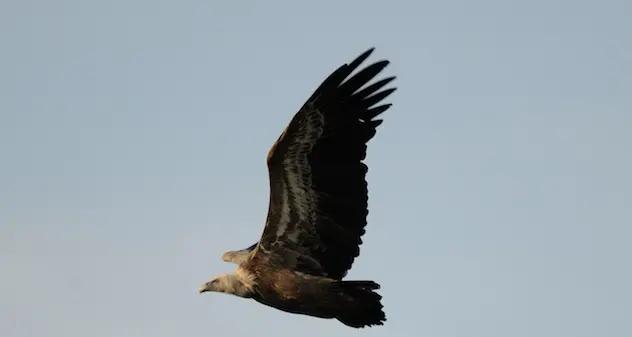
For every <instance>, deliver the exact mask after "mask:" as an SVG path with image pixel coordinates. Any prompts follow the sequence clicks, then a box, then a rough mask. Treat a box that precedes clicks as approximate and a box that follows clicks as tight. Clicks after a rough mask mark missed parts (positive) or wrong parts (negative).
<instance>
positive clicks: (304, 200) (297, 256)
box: [252, 48, 395, 279]
mask: <svg viewBox="0 0 632 337" xmlns="http://www.w3.org/2000/svg"><path fill="white" fill-rule="evenodd" d="M372 51H373V48H371V49H369V50H367V51H366V52H364V53H363V54H361V55H360V56H358V57H357V58H356V59H355V60H354V61H353V62H351V63H349V64H345V65H342V66H341V67H340V68H338V69H337V70H336V71H334V72H333V73H332V74H331V75H329V77H328V78H327V79H326V80H325V81H323V83H322V84H321V85H320V86H319V87H318V89H316V91H315V92H314V93H313V94H312V96H311V97H310V98H309V99H308V100H307V101H306V102H305V104H304V105H303V107H302V108H301V109H300V110H299V111H298V113H297V114H296V115H295V116H294V118H293V119H292V121H291V122H290V123H289V125H288V126H287V128H286V129H285V130H284V131H283V133H282V134H281V136H280V137H279V139H278V140H277V141H276V142H275V143H274V145H273V146H272V148H271V149H270V152H269V153H268V158H267V163H268V170H269V179H270V204H269V209H268V217H267V221H266V226H265V229H264V231H263V234H262V236H261V240H260V243H259V246H258V247H257V249H255V250H254V252H253V253H252V254H253V256H256V255H257V254H261V253H263V254H266V255H267V257H268V258H270V259H273V260H274V261H275V263H279V264H281V265H282V266H283V267H286V268H293V269H295V270H297V271H301V272H304V273H309V274H312V275H319V276H327V277H330V278H334V279H342V278H343V277H344V276H345V275H346V273H347V271H348V270H349V269H350V268H351V265H352V264H353V261H354V259H355V258H356V257H357V256H358V255H359V253H360V250H359V246H360V245H361V244H362V239H361V237H362V235H363V234H364V233H365V227H366V224H367V222H366V217H367V214H368V210H367V201H368V197H367V183H366V180H365V176H366V173H367V166H366V165H365V164H364V163H363V162H362V161H363V160H364V158H365V156H366V149H367V146H366V144H367V142H368V141H369V140H370V139H371V138H373V136H374V135H375V133H376V128H377V127H378V126H379V125H380V124H381V123H382V120H376V119H375V117H377V116H378V115H380V114H381V113H383V112H384V111H386V110H387V109H388V108H389V107H390V106H391V105H390V104H382V105H377V106H376V104H378V103H380V102H381V101H382V100H383V99H384V98H386V97H387V96H389V95H390V94H391V93H392V92H393V91H395V88H391V89H386V90H380V89H382V88H383V87H384V86H385V85H387V84H388V83H389V82H391V81H392V80H393V79H395V77H394V76H393V77H388V78H385V79H383V80H380V81H377V82H375V83H374V84H371V85H369V86H367V87H365V88H364V89H361V88H362V87H363V86H364V85H366V84H367V83H368V82H369V81H371V79H373V78H374V77H375V76H376V75H378V73H380V72H381V71H382V70H383V69H384V68H385V67H386V66H387V65H388V63H389V62H388V61H386V60H383V61H379V62H376V63H373V64H371V65H369V66H367V67H366V68H364V69H363V70H361V71H359V72H358V73H356V74H355V75H354V76H352V77H350V78H348V77H349V76H350V75H351V73H352V72H353V71H354V70H355V69H356V68H358V66H359V65H360V64H361V63H362V62H363V61H364V60H365V59H366V58H367V57H368V56H369V55H370V54H371V53H372ZM345 79H346V81H345ZM262 251H263V252H262Z"/></svg>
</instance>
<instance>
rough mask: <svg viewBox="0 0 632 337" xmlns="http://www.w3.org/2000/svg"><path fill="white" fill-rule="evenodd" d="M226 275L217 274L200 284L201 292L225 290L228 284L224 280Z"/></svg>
mask: <svg viewBox="0 0 632 337" xmlns="http://www.w3.org/2000/svg"><path fill="white" fill-rule="evenodd" d="M225 277H226V276H225V275H221V276H217V277H215V278H213V279H211V280H210V281H208V282H206V283H204V284H202V285H201V286H200V294H201V293H206V292H225V291H226V286H225V283H226V282H224V278H225Z"/></svg>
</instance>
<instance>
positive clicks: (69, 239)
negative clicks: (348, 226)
mask: <svg viewBox="0 0 632 337" xmlns="http://www.w3.org/2000/svg"><path fill="white" fill-rule="evenodd" d="M631 16H632V3H631V2H629V1H624V0H620V1H600V2H597V1H581V0H580V1H570V0H566V1H551V0H547V1H544V0H532V1H500V0H497V1H492V0H481V1H465V0H461V1H441V2H437V1H434V2H432V3H429V2H418V1H394V2H387V1H347V2H338V1H332V0H323V1H316V2H309V3H308V2H297V1H272V0H271V1H259V2H254V1H234V2H229V1H224V2H219V1H193V0H184V1H148V0H142V1H130V0H126V1H121V0H112V1H98V2H95V1H78V0H72V1H43V0H31V1H5V2H2V4H1V5H0V42H1V46H2V52H1V54H0V61H1V62H0V155H1V157H0V158H1V165H0V225H1V227H0V274H1V277H0V335H2V336H3V337H4V336H6V337H31V336H32V337H40V336H46V337H112V336H116V337H143V336H152V337H166V336H181V335H182V336H188V337H194V336H218V337H222V336H253V335H255V334H256V335H257V336H274V337H289V336H292V337H295V336H301V337H317V336H375V337H378V336H379V337H383V336H395V337H400V336H402V337H404V336H413V337H414V336H423V337H463V336H468V337H494V336H499V337H534V336H537V337H571V336H573V337H575V336H577V337H580V336H582V337H583V336H591V337H593V336H594V337H602V336H608V337H618V336H631V335H632V329H631V328H630V323H629V321H626V320H629V317H630V316H629V315H630V312H632V304H631V303H632V292H631V290H630V284H632V271H631V268H630V259H631V258H632V248H630V246H629V241H630V237H631V235H632V230H631V229H630V225H631V224H632V212H631V211H630V209H631V208H630V202H631V200H632V192H631V191H632V178H631V176H630V175H631V172H632V152H631V151H632V133H631V132H630V130H631V128H632V95H631V93H632V66H631V64H632V62H631V60H632V42H630V41H631V40H630V36H632V23H631V22H632V21H631V20H630V17H631ZM371 46H375V47H376V51H375V52H374V54H373V56H372V57H371V59H370V60H371V61H375V60H378V59H381V58H388V59H390V60H391V61H392V64H391V65H390V66H389V67H388V68H387V70H386V72H385V74H384V76H387V75H391V74H392V75H397V76H398V79H397V81H396V85H397V86H398V87H399V90H398V91H397V92H396V93H395V94H394V95H392V96H391V98H390V101H391V102H392V103H394V106H393V108H392V110H389V111H388V113H386V114H384V118H385V122H384V124H383V125H382V127H381V129H380V131H379V133H378V135H377V136H376V137H375V138H374V140H373V141H372V142H371V143H370V148H369V155H368V164H369V165H370V173H369V177H368V179H369V187H370V201H369V202H370V215H369V227H368V232H367V235H366V237H365V244H364V245H363V246H362V255H361V257H360V258H359V259H358V260H357V262H356V263H355V265H354V268H353V269H352V271H351V272H350V274H349V278H350V279H373V280H376V281H377V282H379V283H380V284H381V285H382V290H381V293H382V294H383V296H384V300H383V302H384V305H385V307H386V308H385V309H386V312H387V316H388V322H387V325H385V326H384V327H381V328H372V329H369V330H366V329H365V330H353V329H350V328H347V327H345V326H343V325H342V324H340V323H338V322H337V321H333V320H329V321H327V320H320V319H315V318H309V317H305V316H297V315H289V314H286V313H283V312H280V311H277V310H274V309H271V308H269V307H265V306H263V305H260V304H258V303H256V302H254V301H248V300H243V299H239V298H236V297H231V296H227V295H222V294H214V295H209V296H200V295H199V294H198V292H197V290H198V286H199V285H200V284H201V283H202V282H204V281H206V280H208V279H209V278H211V277H213V276H214V275H217V274H220V273H224V272H229V271H231V270H233V269H234V266H233V265H231V264H226V263H224V262H223V261H221V259H220V257H221V255H222V253H223V252H225V251H227V250H231V249H239V248H244V247H246V246H248V245H249V244H251V243H253V242H254V241H255V240H257V239H258V237H259V235H260V233H261V231H262V228H263V224H264V220H265V216H266V212H267V207H268V181H267V179H268V178H267V171H266V166H265V156H266V153H267V150H268V148H269V147H270V145H271V144H272V143H273V142H274V140H275V139H276V138H277V136H278V135H279V133H280V132H281V131H282V129H283V128H284V127H285V125H286V123H287V122H288V121H289V120H290V118H291V117H292V115H293V114H294V113H295V111H296V110H297V109H298V108H299V107H300V105H301V104H302V103H303V102H304V100H305V99H306V98H307V97H308V96H309V95H310V94H311V93H312V91H313V90H314V89H315V88H316V86H317V85H318V84H319V83H320V81H322V80H323V79H324V78H325V76H327V75H328V74H329V72H330V71H332V70H333V69H335V68H336V67H337V66H339V65H340V64H341V63H343V62H347V61H350V60H351V59H353V58H354V57H356V56H357V55H358V54H359V53H361V52H363V51H364V50H366V49H367V48H369V47H371Z"/></svg>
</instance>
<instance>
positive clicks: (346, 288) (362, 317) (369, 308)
mask: <svg viewBox="0 0 632 337" xmlns="http://www.w3.org/2000/svg"><path fill="white" fill-rule="evenodd" d="M336 285H337V286H339V287H340V288H339V289H341V290H342V292H343V293H344V295H345V297H348V298H349V299H348V302H347V301H346V302H347V304H346V305H344V306H341V308H340V309H342V310H340V312H339V313H338V314H337V315H336V319H338V320H339V321H340V322H341V323H343V324H345V325H347V326H350V327H353V328H364V327H367V326H373V325H384V322H386V315H385V314H384V311H383V310H382V308H383V307H384V306H383V305H382V303H380V300H381V299H382V296H381V295H380V294H378V293H376V292H374V291H373V290H377V289H380V285H379V284H377V283H375V282H373V281H339V282H337V283H336Z"/></svg>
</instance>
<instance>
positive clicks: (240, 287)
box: [199, 274, 250, 297]
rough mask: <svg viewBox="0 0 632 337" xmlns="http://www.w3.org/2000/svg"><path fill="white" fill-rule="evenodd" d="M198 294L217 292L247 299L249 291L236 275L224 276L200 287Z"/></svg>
mask: <svg viewBox="0 0 632 337" xmlns="http://www.w3.org/2000/svg"><path fill="white" fill-rule="evenodd" d="M199 291H200V294H202V293H205V292H218V293H227V294H233V295H237V296H240V297H248V296H249V293H250V291H249V289H248V287H246V285H245V284H244V283H243V282H242V281H241V280H240V279H239V277H238V276H237V275H236V274H224V275H220V276H217V277H215V278H213V279H212V280H210V281H208V282H206V283H204V284H203V285H202V286H200V290H199Z"/></svg>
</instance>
